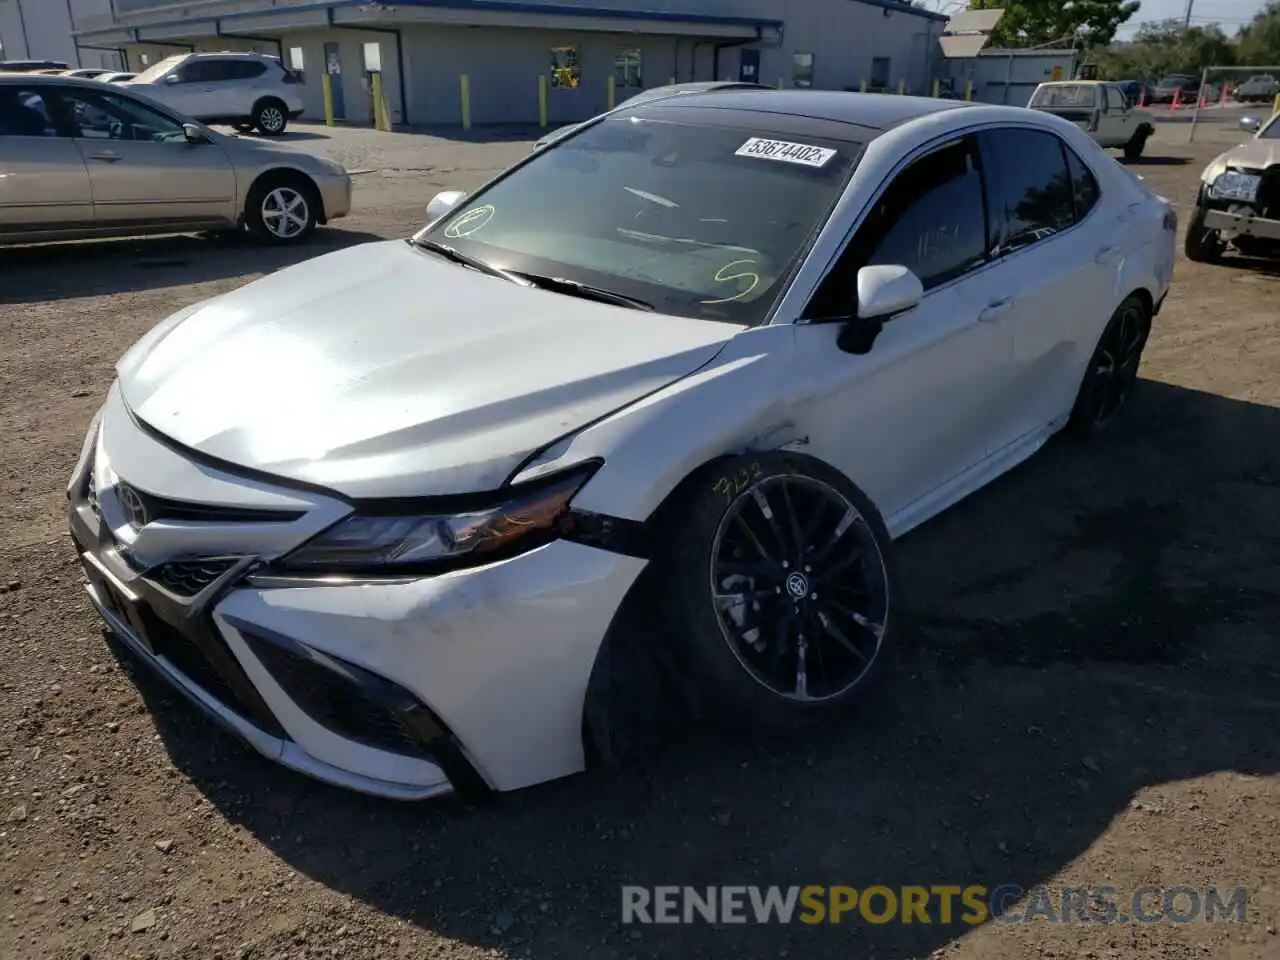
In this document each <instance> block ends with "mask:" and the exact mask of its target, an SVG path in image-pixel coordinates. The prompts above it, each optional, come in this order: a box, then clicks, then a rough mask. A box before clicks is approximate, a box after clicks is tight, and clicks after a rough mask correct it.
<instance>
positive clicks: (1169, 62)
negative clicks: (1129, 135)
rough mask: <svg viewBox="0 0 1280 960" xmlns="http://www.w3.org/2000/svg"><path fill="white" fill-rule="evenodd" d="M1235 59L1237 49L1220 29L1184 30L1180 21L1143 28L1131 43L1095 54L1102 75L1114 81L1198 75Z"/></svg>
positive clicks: (1199, 27) (1166, 21) (1118, 44)
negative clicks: (1202, 71) (1209, 68)
mask: <svg viewBox="0 0 1280 960" xmlns="http://www.w3.org/2000/svg"><path fill="white" fill-rule="evenodd" d="M1236 55H1237V49H1236V45H1235V44H1234V43H1233V42H1232V41H1231V39H1230V38H1229V37H1227V35H1226V34H1225V33H1223V32H1222V30H1221V29H1220V28H1219V27H1218V26H1217V25H1215V24H1209V25H1208V26H1194V27H1184V26H1183V25H1182V22H1181V21H1179V20H1165V21H1164V22H1162V23H1154V24H1144V25H1143V26H1142V27H1140V28H1139V29H1138V32H1137V34H1135V35H1134V38H1133V39H1132V40H1131V41H1129V42H1128V43H1116V44H1112V45H1111V46H1110V47H1108V48H1107V49H1106V50H1100V51H1097V53H1096V56H1097V60H1098V63H1099V65H1100V67H1101V68H1102V73H1103V75H1104V76H1106V77H1108V78H1109V79H1112V80H1119V79H1135V80H1136V79H1158V78H1160V77H1163V76H1165V75H1167V74H1171V73H1190V74H1198V73H1199V72H1200V71H1201V70H1202V69H1204V68H1205V67H1209V66H1214V65H1217V66H1231V65H1232V64H1234V63H1235V62H1236Z"/></svg>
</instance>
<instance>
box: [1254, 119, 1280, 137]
mask: <svg viewBox="0 0 1280 960" xmlns="http://www.w3.org/2000/svg"><path fill="white" fill-rule="evenodd" d="M1258 139H1259V140H1280V113H1277V114H1276V115H1275V116H1274V117H1272V118H1271V122H1270V123H1268V124H1267V125H1266V126H1265V127H1263V128H1262V129H1261V130H1259V131H1258Z"/></svg>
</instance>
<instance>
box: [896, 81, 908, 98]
mask: <svg viewBox="0 0 1280 960" xmlns="http://www.w3.org/2000/svg"><path fill="white" fill-rule="evenodd" d="M906 92H907V81H905V80H899V81H898V96H902V95H903V94H904V93H906Z"/></svg>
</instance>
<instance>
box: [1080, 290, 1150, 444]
mask: <svg viewBox="0 0 1280 960" xmlns="http://www.w3.org/2000/svg"><path fill="white" fill-rule="evenodd" d="M1150 335H1151V312H1150V311H1149V310H1148V309H1147V305H1146V303H1145V302H1144V301H1143V300H1142V298H1141V297H1139V296H1137V295H1136V294H1131V295H1130V296H1128V297H1126V298H1125V299H1124V301H1123V302H1122V303H1121V304H1120V306H1118V307H1116V312H1115V313H1113V314H1112V315H1111V319H1110V320H1109V321H1108V322H1107V326H1106V329H1105V330H1103V331H1102V336H1101V337H1099V338H1098V345H1097V347H1095V348H1094V351H1093V356H1092V357H1090V358H1089V366H1088V369H1087V370H1086V371H1085V375H1084V380H1083V382H1082V383H1081V384H1080V390H1079V392H1077V394H1076V402H1075V405H1074V406H1073V407H1072V408H1071V419H1070V421H1068V424H1067V426H1068V428H1069V429H1070V430H1071V431H1072V432H1073V433H1075V434H1076V435H1077V436H1080V437H1092V436H1095V435H1096V434H1098V433H1101V432H1102V431H1103V430H1105V429H1106V428H1107V427H1108V426H1110V425H1111V422H1112V421H1113V420H1114V419H1115V416H1116V414H1117V413H1119V412H1120V408H1121V407H1123V406H1124V402H1125V400H1127V399H1128V397H1129V394H1130V392H1132V390H1133V386H1134V384H1135V383H1136V382H1137V380H1138V367H1139V365H1140V364H1141V363H1142V351H1143V348H1144V347H1146V345H1147V337H1148V336H1150Z"/></svg>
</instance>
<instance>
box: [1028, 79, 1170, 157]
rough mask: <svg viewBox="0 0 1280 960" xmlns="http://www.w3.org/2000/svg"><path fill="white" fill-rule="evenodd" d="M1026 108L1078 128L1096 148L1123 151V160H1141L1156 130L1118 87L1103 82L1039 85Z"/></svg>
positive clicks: (1148, 115)
mask: <svg viewBox="0 0 1280 960" xmlns="http://www.w3.org/2000/svg"><path fill="white" fill-rule="evenodd" d="M1027 106H1028V107H1030V108H1031V109H1032V110H1041V111H1043V112H1045V113H1052V114H1054V115H1056V116H1059V117H1062V118H1063V119H1064V120H1070V121H1071V122H1072V123H1076V124H1079V126H1080V128H1081V129H1082V130H1084V131H1085V132H1086V133H1088V134H1089V136H1091V137H1093V139H1094V140H1096V141H1097V143H1098V145H1099V146H1102V147H1115V148H1117V149H1120V150H1123V151H1124V158H1125V159H1126V160H1137V159H1138V158H1139V157H1141V156H1142V150H1143V148H1144V147H1145V146H1146V145H1147V138H1148V137H1150V136H1151V134H1153V133H1154V132H1155V129H1156V127H1155V117H1154V116H1152V114H1151V113H1150V112H1149V111H1146V110H1141V109H1139V108H1137V107H1135V106H1133V104H1131V103H1129V100H1128V98H1127V97H1126V96H1125V95H1124V91H1123V90H1122V89H1121V88H1120V85H1119V84H1115V83H1107V82H1106V81H1103V80H1069V81H1062V82H1058V83H1042V84H1040V86H1038V87H1036V90H1035V93H1033V94H1031V99H1030V100H1029V101H1027Z"/></svg>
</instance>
